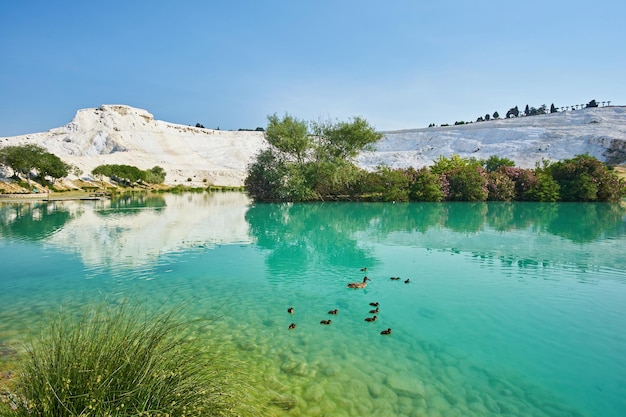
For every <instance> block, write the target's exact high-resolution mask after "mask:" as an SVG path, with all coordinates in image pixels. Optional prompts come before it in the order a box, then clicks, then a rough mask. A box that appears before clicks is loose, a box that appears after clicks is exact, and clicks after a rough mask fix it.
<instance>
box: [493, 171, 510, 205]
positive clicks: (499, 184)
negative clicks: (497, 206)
mask: <svg viewBox="0 0 626 417" xmlns="http://www.w3.org/2000/svg"><path fill="white" fill-rule="evenodd" d="M487 191H488V195H487V199H488V200H491V201H511V200H514V199H515V183H514V182H513V180H512V179H510V178H509V177H508V176H507V175H506V174H505V173H504V171H502V170H499V171H492V172H489V173H488V174H487Z"/></svg>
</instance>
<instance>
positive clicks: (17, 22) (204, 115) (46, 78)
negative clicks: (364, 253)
mask: <svg viewBox="0 0 626 417" xmlns="http://www.w3.org/2000/svg"><path fill="white" fill-rule="evenodd" d="M624 16H626V2H624V1H623V0H596V1H593V2H590V1H583V0H569V1H564V0H553V1H537V0H526V1H523V2H493V1H490V2H487V1H481V0H478V1H467V0H439V1H437V2H435V1H418V0H389V1H386V2H381V1H370V0H358V1H357V0H343V1H342V0H316V1H306V0H295V1H294V0H289V1H288V0H265V1H260V0H249V1H247V0H232V1H210V0H187V1H186V0H180V1H176V2H174V1H161V0H149V1H148V0H134V1H127V0H107V1H99V2H95V1H84V0H79V1H76V0H59V1H49V0H37V1H34V0H20V1H1V2H0V137H4V136H14V135H22V134H27V133H35V132H44V131H47V130H49V129H52V128H55V127H59V126H62V125H65V124H66V123H69V122H70V121H71V120H72V118H73V117H74V114H75V113H76V111H77V110H79V109H83V108H90V107H99V106H100V105H102V104H126V105H130V106H134V107H139V108H142V109H145V110H147V111H149V112H150V113H152V114H153V115H154V116H155V118H156V119H158V120H165V121H168V122H172V123H179V124H184V125H195V124H196V123H201V124H202V125H204V126H205V127H207V128H220V129H223V130H237V129H242V128H243V129H254V128H256V127H265V126H266V125H267V116H268V115H272V114H275V113H276V114H278V115H281V116H282V115H284V114H287V113H288V114H290V115H292V116H294V117H296V118H298V119H300V120H304V121H320V120H321V121H348V120H350V119H351V118H352V117H356V116H359V117H363V118H365V119H366V120H367V121H369V122H370V124H371V125H372V126H374V127H375V128H376V129H378V130H381V131H388V130H399V129H413V128H421V127H426V126H428V125H429V124H430V123H435V124H442V123H450V124H452V123H454V122H455V121H460V120H463V121H474V120H476V119H477V118H478V117H479V116H484V115H485V114H493V113H494V112H495V111H497V112H499V114H500V115H501V116H503V115H504V114H506V112H507V110H508V109H510V108H511V107H514V106H516V105H517V106H519V108H520V109H523V108H524V107H525V106H526V105H527V104H528V105H530V106H531V107H539V106H540V105H542V104H546V105H547V106H548V107H549V106H550V105H551V104H552V103H554V104H555V106H557V107H564V106H570V105H576V104H585V103H587V102H589V101H590V100H592V99H595V100H597V101H598V102H601V101H609V100H610V101H611V105H624V104H626V53H624V48H625V42H626V25H625V24H624V21H623V19H624Z"/></svg>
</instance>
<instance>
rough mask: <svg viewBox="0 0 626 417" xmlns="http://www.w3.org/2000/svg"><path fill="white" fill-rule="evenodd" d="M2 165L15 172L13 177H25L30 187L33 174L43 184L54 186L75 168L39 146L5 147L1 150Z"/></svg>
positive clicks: (0, 161)
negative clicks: (48, 183)
mask: <svg viewBox="0 0 626 417" xmlns="http://www.w3.org/2000/svg"><path fill="white" fill-rule="evenodd" d="M0 165H2V166H3V167H5V168H9V169H10V170H12V171H13V174H12V176H13V177H14V178H17V179H21V176H25V177H26V180H27V181H28V184H29V186H30V183H31V182H30V181H31V177H32V174H33V173H34V174H35V175H36V178H38V179H39V180H40V181H42V182H43V183H47V182H48V179H49V180H50V182H51V183H52V184H54V182H55V181H56V180H58V179H59V178H63V177H66V176H67V175H68V174H69V172H70V170H71V169H73V167H72V166H71V165H69V164H66V163H65V162H63V161H61V159H60V158H59V157H58V156H56V155H54V154H52V153H50V152H48V151H47V150H45V149H44V148H42V147H41V146H39V145H34V144H27V145H15V146H5V147H3V148H1V149H0Z"/></svg>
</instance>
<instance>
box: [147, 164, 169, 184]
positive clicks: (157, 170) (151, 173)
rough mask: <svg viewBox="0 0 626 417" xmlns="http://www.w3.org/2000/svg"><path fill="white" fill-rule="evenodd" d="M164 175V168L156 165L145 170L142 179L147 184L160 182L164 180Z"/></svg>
mask: <svg viewBox="0 0 626 417" xmlns="http://www.w3.org/2000/svg"><path fill="white" fill-rule="evenodd" d="M165 176H166V173H165V170H164V169H163V168H161V167H160V166H158V165H157V166H154V167H153V168H151V169H149V170H147V171H145V175H144V181H145V182H147V183H149V184H162V183H163V181H165Z"/></svg>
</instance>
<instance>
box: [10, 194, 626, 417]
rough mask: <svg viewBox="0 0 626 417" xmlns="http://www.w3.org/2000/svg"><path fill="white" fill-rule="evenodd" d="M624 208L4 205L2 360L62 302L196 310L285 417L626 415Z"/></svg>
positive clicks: (238, 200) (161, 200)
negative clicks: (124, 302) (249, 367)
mask: <svg viewBox="0 0 626 417" xmlns="http://www.w3.org/2000/svg"><path fill="white" fill-rule="evenodd" d="M625 214H626V212H625V211H624V209H622V208H620V207H618V206H611V205H604V204H530V203H527V204H522V203H515V204H487V203H480V204H471V203H450V204H391V203H384V204H383V203H381V204H374V203H372V204H356V203H321V204H256V205H255V204H251V202H250V201H249V200H248V199H247V198H246V197H245V195H243V194H239V193H216V194H189V195H163V196H156V197H150V198H146V197H140V198H130V197H129V198H125V199H122V200H117V201H114V202H112V203H111V202H83V203H81V202H56V203H54V202H51V203H21V204H8V203H5V204H2V205H0V266H1V268H2V272H0V351H2V352H10V351H11V349H10V347H12V346H14V345H16V344H17V343H18V342H19V339H20V335H22V334H23V333H24V332H26V331H27V329H29V328H32V327H35V326H36V325H37V323H38V321H40V319H41V317H42V315H44V314H46V313H47V312H49V311H53V310H55V309H58V307H59V305H76V304H81V303H89V302H93V300H95V299H98V298H99V297H102V296H105V297H107V298H108V299H111V300H115V299H118V298H132V299H139V300H142V301H144V302H147V303H154V304H155V305H169V304H171V305H175V304H178V303H181V302H190V306H191V308H190V314H192V315H197V316H199V317H212V318H213V319H214V320H213V326H212V327H211V328H210V329H209V330H207V331H210V332H212V334H214V335H215V336H216V337H218V338H219V340H220V341H221V343H222V345H223V346H224V348H225V349H230V350H233V351H236V352H237V354H238V355H239V356H240V357H241V358H242V359H244V360H246V361H248V362H250V363H253V364H255V366H257V367H259V368H260V370H262V371H263V372H264V373H265V374H266V375H268V376H267V381H266V382H267V389H270V390H272V391H273V392H275V395H276V396H277V397H280V398H283V397H284V398H289V399H294V400H296V401H297V405H296V407H295V408H293V409H291V410H289V411H282V410H278V409H277V412H278V413H279V414H281V415H285V416H315V415H319V416H435V417H436V416H446V417H447V416H520V417H521V416H598V417H617V416H624V415H626V332H625V331H624V330H625V323H626V251H624V243H625V242H626V220H625ZM363 267H367V271H365V272H362V271H361V270H360V269H361V268H363ZM364 275H367V276H368V277H369V278H370V279H371V281H369V282H368V285H367V288H365V289H358V290H352V289H348V288H346V284H347V283H348V282H351V281H360V280H361V279H362V278H363V276H364ZM392 276H394V277H395V276H399V277H401V280H398V281H392V280H391V279H390V277H392ZM407 278H408V279H410V283H408V284H405V283H404V280H405V279H407ZM374 301H376V302H379V303H380V311H379V313H378V314H377V317H378V319H377V321H376V322H373V323H367V322H365V321H364V318H365V317H369V316H371V314H370V313H369V310H370V309H373V308H374V307H371V306H370V305H369V303H370V302H374ZM288 307H294V309H295V312H294V314H293V315H290V314H288V313H287V308H288ZM332 309H338V311H339V312H338V314H337V315H336V316H334V315H333V316H331V315H328V314H327V312H328V311H329V310H332ZM323 319H332V324H331V325H329V326H323V325H320V324H319V322H320V320H323ZM292 322H293V323H296V326H297V327H296V329H294V330H291V331H289V330H288V326H289V324H290V323H292ZM387 328H392V334H391V335H389V336H381V335H380V331H381V330H383V329H387Z"/></svg>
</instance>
